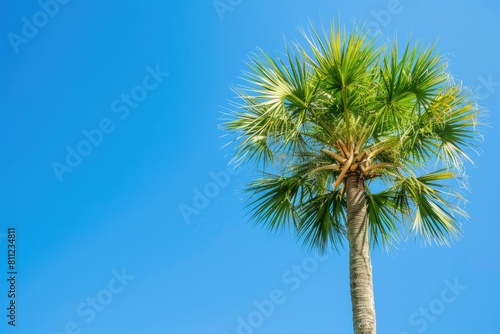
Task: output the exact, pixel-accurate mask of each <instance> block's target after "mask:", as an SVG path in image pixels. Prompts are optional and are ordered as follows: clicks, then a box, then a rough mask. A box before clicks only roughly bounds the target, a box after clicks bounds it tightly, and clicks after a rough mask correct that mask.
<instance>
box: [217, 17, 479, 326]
mask: <svg viewBox="0 0 500 334" xmlns="http://www.w3.org/2000/svg"><path fill="white" fill-rule="evenodd" d="M301 32H302V35H303V37H304V38H305V46H301V45H299V44H298V43H294V44H292V46H290V43H286V52H285V53H284V54H283V56H282V57H275V58H273V57H272V56H271V55H269V54H268V53H265V52H264V51H262V50H259V52H258V53H256V54H253V55H252V56H251V57H250V62H249V63H248V67H249V69H248V70H247V71H245V72H244V79H245V81H246V84H245V85H242V86H238V87H235V88H234V91H235V92H236V94H237V98H238V100H237V101H236V102H234V107H235V108H234V111H233V112H230V113H228V114H227V116H228V118H227V119H226V120H225V121H224V124H223V127H224V128H225V129H226V130H227V131H228V132H229V133H232V134H233V135H234V136H235V137H234V141H235V143H236V146H235V150H236V151H235V156H234V160H235V161H237V162H238V163H241V162H242V161H244V160H253V161H254V162H255V163H256V165H257V168H259V169H263V171H264V173H263V174H262V176H261V177H259V178H257V179H255V180H254V181H252V183H250V184H249V185H248V186H247V187H246V190H248V191H249V192H250V194H251V195H250V198H251V200H250V201H249V208H250V210H251V213H252V219H253V220H254V221H256V222H257V223H261V224H263V225H264V226H267V227H268V228H269V229H270V230H273V231H274V230H280V229H292V230H294V231H296V232H297V235H298V236H299V237H300V238H301V239H302V240H303V241H304V242H305V244H306V245H308V246H310V247H313V248H318V249H319V250H320V251H325V249H326V248H327V247H333V248H335V249H339V247H342V246H343V244H344V243H345V242H346V241H347V244H348V247H349V269H350V291H351V300H352V313H353V325H354V333H356V334H358V333H363V334H368V333H370V334H371V333H375V332H376V325H375V306H374V295H373V283H372V267H371V261H370V246H374V245H382V246H384V247H386V248H387V247H389V248H390V246H391V245H393V244H395V243H396V242H399V241H400V240H401V239H402V238H408V237H411V236H420V237H421V240H422V241H423V242H424V243H433V242H435V243H437V244H449V241H450V240H452V239H455V238H457V237H459V236H460V223H459V220H460V218H461V217H464V216H467V214H466V213H465V212H464V211H463V209H462V208H461V207H462V206H461V204H462V203H463V200H464V199H463V197H462V195H461V194H462V193H461V191H460V189H461V187H460V186H461V185H462V183H463V182H461V180H464V178H463V176H464V163H466V162H467V161H470V158H469V156H468V155H467V151H469V150H470V149H471V147H473V146H472V144H471V142H472V141H473V139H474V138H475V137H476V136H477V130H476V123H477V116H478V108H477V106H476V104H475V102H474V98H473V95H472V94H471V93H470V91H468V90H466V89H464V88H462V86H461V85H460V83H458V82H456V81H454V80H453V78H452V76H451V75H450V73H448V71H447V67H446V62H445V60H444V59H443V58H442V57H441V56H439V55H438V54H436V50H435V49H436V47H435V44H434V45H431V46H430V47H422V46H421V45H419V44H418V43H416V44H412V43H408V44H407V45H406V47H403V48H400V47H399V46H398V44H397V43H396V42H393V43H391V44H389V45H387V43H385V44H383V45H380V43H377V39H376V37H377V36H375V37H370V36H371V35H370V33H369V32H368V31H365V29H364V28H363V27H362V26H355V27H354V28H353V30H352V31H351V33H347V31H346V29H345V27H344V28H341V27H340V26H337V27H336V26H334V25H333V24H332V25H331V26H330V27H329V29H326V30H325V29H323V30H320V31H318V30H316V29H315V28H314V27H313V26H312V25H311V28H310V29H308V30H307V31H306V30H304V29H301Z"/></svg>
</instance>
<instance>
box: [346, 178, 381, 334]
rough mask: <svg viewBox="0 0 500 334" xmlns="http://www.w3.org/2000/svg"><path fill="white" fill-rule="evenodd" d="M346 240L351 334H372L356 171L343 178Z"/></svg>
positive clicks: (364, 220) (363, 211) (364, 221)
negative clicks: (345, 205) (347, 243)
mask: <svg viewBox="0 0 500 334" xmlns="http://www.w3.org/2000/svg"><path fill="white" fill-rule="evenodd" d="M346 194H347V239H348V240H349V272H350V283H351V301H352V314H353V323H354V333H355V334H375V333H376V326H375V303H374V298H373V283H372V265H371V261H370V242H369V239H368V216H367V204H366V198H365V189H364V180H363V178H362V177H360V175H359V174H358V173H351V174H349V175H348V176H347V179H346Z"/></svg>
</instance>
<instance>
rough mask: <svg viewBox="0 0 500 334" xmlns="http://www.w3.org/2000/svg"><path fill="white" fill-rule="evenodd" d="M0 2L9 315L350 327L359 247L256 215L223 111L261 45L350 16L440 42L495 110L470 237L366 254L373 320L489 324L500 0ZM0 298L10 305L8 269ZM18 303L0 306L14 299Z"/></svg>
mask: <svg viewBox="0 0 500 334" xmlns="http://www.w3.org/2000/svg"><path fill="white" fill-rule="evenodd" d="M3 7H4V8H3V10H2V11H1V13H0V34H1V35H2V36H3V37H2V39H1V42H0V60H1V64H2V66H1V69H2V71H1V78H2V79H1V80H0V94H1V97H0V153H1V155H2V159H1V160H0V172H1V175H2V177H0V189H1V199H0V201H1V203H2V205H1V206H0V208H1V215H2V221H1V223H0V254H5V255H4V256H3V257H0V261H1V262H2V263H4V264H3V265H1V266H0V267H1V268H3V269H4V270H3V271H2V275H5V277H6V278H7V238H6V237H7V235H6V233H7V228H8V227H15V228H16V234H17V235H16V239H17V247H18V248H17V249H18V253H17V262H16V263H17V270H18V277H17V284H18V285H17V292H18V296H17V299H16V304H17V322H16V327H15V328H12V326H9V325H7V317H6V316H4V315H2V317H0V319H3V320H1V321H0V330H1V331H3V332H6V333H33V334H35V333H36V334H38V333H40V334H61V333H66V334H70V333H71V334H73V333H75V334H78V333H92V334H104V333H134V334H135V333H148V334H167V333H172V334H250V333H255V334H276V333H288V334H303V333H312V334H323V333H324V334H326V333H341V334H343V333H352V324H351V304H350V296H349V280H348V258H347V256H346V255H347V253H346V251H341V252H340V254H336V253H332V254H326V255H320V254H317V253H314V252H309V251H308V250H307V249H304V248H303V247H302V245H301V243H300V242H297V240H296V239H295V237H294V236H293V235H289V234H287V233H282V234H279V235H268V234H267V233H266V232H265V231H262V230H260V229H258V228H254V227H253V225H252V223H251V222H248V221H247V218H248V217H246V216H245V211H244V207H245V198H244V197H243V196H242V195H240V194H239V190H240V189H241V187H242V186H243V185H245V183H246V182H247V181H248V180H250V179H251V178H252V177H253V176H254V175H256V174H255V171H254V170H253V169H252V166H251V165H248V166H244V167H243V168H240V169H237V170H233V169H232V168H231V167H228V162H229V160H230V154H231V152H230V150H228V149H225V148H223V146H224V144H225V143H226V141H227V138H224V137H223V132H222V131H221V130H220V129H218V127H217V125H218V124H219V123H220V119H219V118H220V113H221V112H223V111H224V109H225V108H226V107H228V100H230V99H231V98H233V93H232V92H231V91H230V89H229V86H230V85H232V84H238V83H241V79H240V75H241V70H243V69H245V61H246V60H247V59H248V55H249V54H250V53H251V52H254V51H256V50H257V47H260V48H262V49H264V50H266V51H269V52H273V51H277V52H283V51H284V46H283V36H286V38H287V39H289V40H300V33H299V32H298V30H297V27H299V26H303V25H306V24H307V23H308V21H309V20H312V21H313V22H315V23H317V24H319V23H320V22H322V21H323V22H329V21H330V20H331V19H332V18H334V19H336V20H337V19H338V18H340V19H341V21H342V23H343V24H345V25H347V26H350V25H352V22H353V21H355V22H366V23H367V25H369V26H370V27H372V28H374V29H381V31H382V33H383V34H384V35H385V36H387V38H388V39H392V38H393V37H394V36H395V35H397V36H398V40H400V42H402V43H405V42H406V41H407V40H408V39H409V38H411V40H419V41H421V42H423V43H424V44H431V43H433V42H434V41H435V40H436V39H438V41H439V42H438V48H439V50H440V52H441V53H442V54H444V55H445V56H446V58H447V59H448V60H449V70H450V71H451V72H452V73H453V75H454V76H455V78H456V79H458V80H461V81H463V84H464V85H465V86H469V87H471V88H472V89H473V90H474V91H475V92H476V94H477V95H478V96H479V97H480V98H481V105H482V106H483V107H485V108H486V109H488V110H489V113H488V118H487V123H488V124H489V127H488V128H487V129H486V132H485V140H484V142H483V143H480V144H479V147H480V148H481V151H480V152H479V155H477V156H475V160H476V165H475V166H470V167H469V168H468V174H469V176H470V178H469V185H470V192H469V193H467V199H468V200H469V203H468V204H467V206H466V210H467V212H468V213H469V215H470V216H471V218H470V219H469V220H464V221H463V224H464V225H463V230H464V237H463V239H462V240H461V241H459V242H456V243H454V244H453V246H452V247H451V248H448V247H436V246H434V247H421V245H420V242H419V241H418V240H408V241H407V242H406V243H402V244H400V245H399V246H398V249H395V250H393V251H391V252H390V253H389V254H386V253H384V252H382V251H381V250H377V249H376V250H374V251H373V253H372V265H373V274H374V290H375V304H376V312H377V327H378V331H379V333H389V334H410V333H411V334H413V333H428V334H432V333H439V334H442V333H494V332H495V331H496V330H497V328H498V325H497V324H496V317H497V314H498V310H497V304H498V303H497V299H498V297H499V296H500V288H499V285H498V282H499V281H500V267H499V264H500V260H499V258H498V256H497V251H496V250H495V247H496V245H497V243H498V241H497V240H498V235H499V233H500V225H499V224H498V221H499V219H498V212H497V211H496V209H497V208H498V203H497V202H496V198H497V197H498V194H497V191H496V190H498V189H499V185H500V184H499V181H498V179H497V178H496V175H497V172H496V169H495V166H496V165H497V163H496V161H497V160H496V158H495V156H498V153H500V151H499V148H498V145H496V143H498V142H499V141H498V132H496V130H495V129H496V127H497V124H499V123H500V120H499V118H498V115H496V112H495V110H497V109H498V108H499V107H500V67H499V65H498V59H499V58H500V57H499V56H500V55H499V53H500V47H499V45H500V43H498V23H497V22H498V15H499V14H500V3H498V2H497V1H494V0H479V1H476V2H474V3H470V2H466V1H454V2H451V1H446V2H444V1H441V2H438V1H431V0H413V1H410V0H388V1H369V0H362V1H357V2H356V3H355V4H352V3H351V1H319V0H310V1H303V0H300V1H298V0H296V1H292V2H290V1H283V0H279V1H272V2H269V1H267V2H266V1H263V0H254V1H248V0H220V1H212V0H205V1H195V2H181V1H169V2H166V1H142V2H140V1H125V2H124V1H116V0H111V1H106V2H105V3H103V2H97V1H87V2H82V1H71V0H64V1H63V0H59V1H56V0H41V1H34V0H30V1H24V2H22V3H18V2H16V1H12V0H6V1H4V4H3ZM2 281H3V282H4V283H2V284H0V295H2V296H3V297H2V298H0V308H1V309H3V310H5V309H6V308H7V307H8V302H9V301H8V299H7V297H6V294H7V291H8V286H7V281H6V279H5V280H4V279H2ZM6 312H7V311H4V313H5V314H6Z"/></svg>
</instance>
